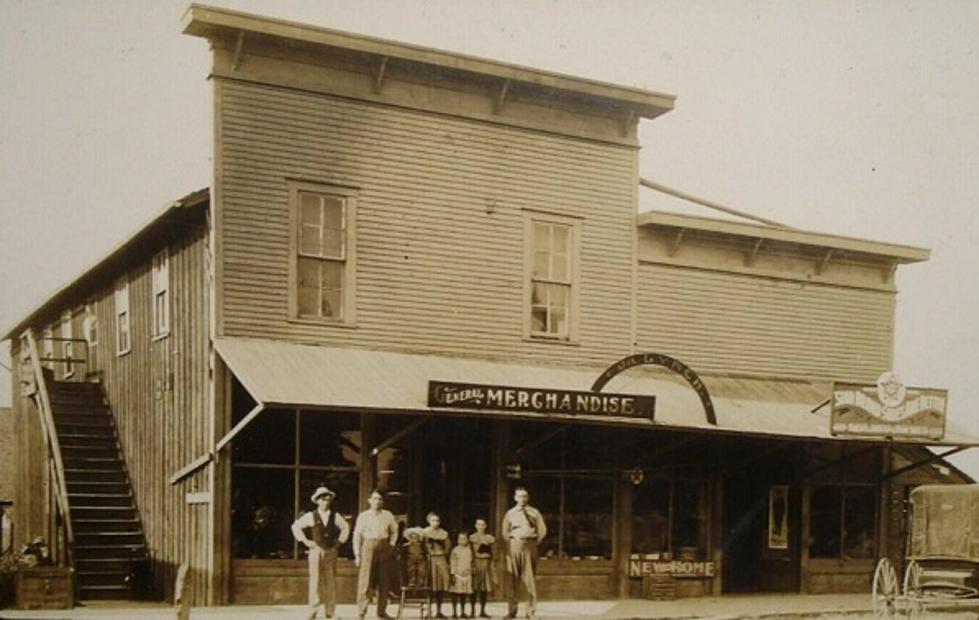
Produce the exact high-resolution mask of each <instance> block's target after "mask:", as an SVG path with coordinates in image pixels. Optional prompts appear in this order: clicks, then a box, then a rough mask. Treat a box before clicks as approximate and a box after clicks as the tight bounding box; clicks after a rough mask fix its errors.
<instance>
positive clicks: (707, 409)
mask: <svg viewBox="0 0 979 620" xmlns="http://www.w3.org/2000/svg"><path fill="white" fill-rule="evenodd" d="M644 365H648V366H662V367H663V368H666V369H669V370H672V371H673V372H675V373H677V374H678V375H680V376H681V377H683V378H684V379H685V380H686V382H687V383H689V384H690V387H692V388H693V389H694V391H695V392H697V396H699V397H700V402H701V404H703V406H704V415H705V416H706V417H707V422H708V423H710V424H713V425H714V426H717V416H716V415H715V414H714V403H713V401H711V399H710V392H708V391H707V386H706V385H704V382H703V381H701V379H700V377H699V376H698V375H697V373H695V372H694V371H693V370H692V369H691V368H690V367H689V366H687V365H686V364H684V363H683V362H681V361H680V360H678V359H675V358H672V357H670V356H669V355H663V354H662V353H637V354H635V355H630V356H629V357H624V358H622V359H620V360H619V361H617V362H615V363H614V364H612V365H611V366H609V367H608V368H607V369H606V370H605V372H603V373H602V374H601V375H599V377H598V379H596V380H595V383H594V384H593V385H592V386H591V389H592V391H593V392H601V391H602V388H603V387H605V385H606V384H607V383H608V382H609V381H611V380H612V379H613V378H614V377H615V376H616V375H618V374H619V373H621V372H624V371H626V370H628V369H630V368H632V367H634V366H644Z"/></svg>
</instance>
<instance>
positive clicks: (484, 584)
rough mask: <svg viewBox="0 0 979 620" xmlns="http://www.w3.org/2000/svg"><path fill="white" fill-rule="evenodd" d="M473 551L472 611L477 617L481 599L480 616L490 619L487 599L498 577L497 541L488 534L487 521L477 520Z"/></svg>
mask: <svg viewBox="0 0 979 620" xmlns="http://www.w3.org/2000/svg"><path fill="white" fill-rule="evenodd" d="M469 542H470V543H472V550H473V595H472V611H473V617H474V618H475V617H476V600H477V599H479V616H480V617H481V618H489V617H490V616H489V614H488V613H486V599H487V598H488V597H489V593H490V592H492V591H493V583H494V582H495V581H496V576H495V574H494V573H493V543H494V542H496V539H495V538H494V537H493V535H492V534H487V533H486V519H482V518H480V519H476V531H475V532H474V533H473V534H471V535H470V536H469Z"/></svg>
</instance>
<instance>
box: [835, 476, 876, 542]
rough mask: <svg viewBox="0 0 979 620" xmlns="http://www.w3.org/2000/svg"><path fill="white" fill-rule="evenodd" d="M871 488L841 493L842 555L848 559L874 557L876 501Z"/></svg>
mask: <svg viewBox="0 0 979 620" xmlns="http://www.w3.org/2000/svg"><path fill="white" fill-rule="evenodd" d="M874 496H875V493H874V490H873V489H872V488H850V489H846V490H845V491H843V553H844V555H845V556H846V557H848V558H872V557H874V555H875V550H874V546H875V545H874V539H875V538H876V536H875V532H876V528H875V527H874V523H875V522H876V504H877V502H876V500H875V497H874Z"/></svg>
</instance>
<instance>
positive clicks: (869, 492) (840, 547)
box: [809, 485, 877, 559]
mask: <svg viewBox="0 0 979 620" xmlns="http://www.w3.org/2000/svg"><path fill="white" fill-rule="evenodd" d="M811 514H812V519H811V522H810V525H809V531H810V533H811V539H810V543H809V555H810V557H813V558H839V559H867V558H873V557H875V554H876V548H875V542H874V541H875V539H876V522H877V494H876V488H875V487H873V486H870V485H867V486H857V485H853V486H820V487H817V488H815V489H813V491H812V510H811Z"/></svg>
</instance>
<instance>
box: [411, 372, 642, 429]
mask: <svg viewBox="0 0 979 620" xmlns="http://www.w3.org/2000/svg"><path fill="white" fill-rule="evenodd" d="M428 406H429V407H435V408H438V409H469V410H472V409H478V410H483V409H487V410H493V411H513V412H532V413H557V414H565V415H599V416H602V415H607V416H625V417H641V418H649V419H650V420H652V419H653V417H654V415H655V410H656V397H655V396H642V395H636V394H612V393H608V394H605V393H601V392H579V391H575V390H554V389H550V388H528V387H516V386H508V385H484V384H478V383H452V382H448V381H429V382H428Z"/></svg>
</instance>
